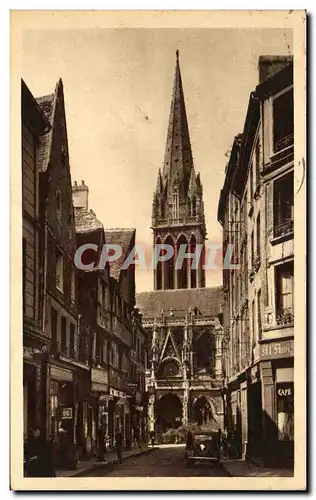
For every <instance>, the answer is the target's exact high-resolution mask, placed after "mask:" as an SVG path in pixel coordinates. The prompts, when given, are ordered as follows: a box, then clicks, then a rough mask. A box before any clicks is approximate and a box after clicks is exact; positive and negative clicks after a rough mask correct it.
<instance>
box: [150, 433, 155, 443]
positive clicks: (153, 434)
mask: <svg viewBox="0 0 316 500" xmlns="http://www.w3.org/2000/svg"><path fill="white" fill-rule="evenodd" d="M150 442H151V446H152V447H154V446H155V432H154V431H150Z"/></svg>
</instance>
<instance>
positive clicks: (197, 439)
mask: <svg viewBox="0 0 316 500" xmlns="http://www.w3.org/2000/svg"><path fill="white" fill-rule="evenodd" d="M220 456H221V433H220V431H219V430H217V429H208V428H201V429H199V430H198V431H196V432H194V433H193V432H189V433H188V436H187V442H186V448H185V460H186V465H187V467H191V466H193V465H194V464H195V463H196V462H219V461H220Z"/></svg>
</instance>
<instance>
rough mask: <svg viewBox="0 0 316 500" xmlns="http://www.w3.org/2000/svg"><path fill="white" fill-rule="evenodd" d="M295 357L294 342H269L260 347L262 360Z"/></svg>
mask: <svg viewBox="0 0 316 500" xmlns="http://www.w3.org/2000/svg"><path fill="white" fill-rule="evenodd" d="M293 356H294V340H283V341H279V342H269V343H267V344H261V345H260V358H261V359H277V358H290V357H293Z"/></svg>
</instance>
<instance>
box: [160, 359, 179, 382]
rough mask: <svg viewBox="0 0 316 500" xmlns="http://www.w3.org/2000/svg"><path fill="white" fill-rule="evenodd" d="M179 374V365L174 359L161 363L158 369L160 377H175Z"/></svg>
mask: <svg viewBox="0 0 316 500" xmlns="http://www.w3.org/2000/svg"><path fill="white" fill-rule="evenodd" d="M177 375H179V365H178V363H177V362H176V361H174V360H169V361H166V362H165V363H163V365H162V366H161V370H160V376H161V378H168V377H176V376H177Z"/></svg>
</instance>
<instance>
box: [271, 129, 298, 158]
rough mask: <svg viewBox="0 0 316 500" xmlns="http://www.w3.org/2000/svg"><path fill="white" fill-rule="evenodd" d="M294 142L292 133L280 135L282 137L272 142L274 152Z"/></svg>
mask: <svg viewBox="0 0 316 500" xmlns="http://www.w3.org/2000/svg"><path fill="white" fill-rule="evenodd" d="M293 143H294V134H293V133H292V134H289V135H287V136H285V137H282V139H279V140H278V141H275V143H274V152H275V153H278V152H279V151H282V149H286V148H288V147H289V146H292V144H293Z"/></svg>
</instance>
